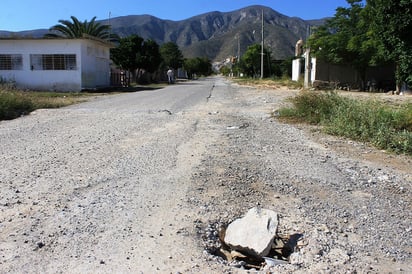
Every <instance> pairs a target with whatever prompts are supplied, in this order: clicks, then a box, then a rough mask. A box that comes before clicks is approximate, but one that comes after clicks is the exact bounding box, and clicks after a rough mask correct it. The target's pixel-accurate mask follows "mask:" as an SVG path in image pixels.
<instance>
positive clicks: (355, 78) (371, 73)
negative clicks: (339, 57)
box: [311, 58, 396, 91]
mask: <svg viewBox="0 0 412 274" xmlns="http://www.w3.org/2000/svg"><path fill="white" fill-rule="evenodd" d="M395 69H396V68H395V66H394V65H393V64H389V65H386V66H377V67H369V68H367V69H366V75H365V77H366V79H365V81H366V82H365V83H364V86H363V87H362V86H361V84H362V83H361V82H362V80H361V77H360V75H359V73H358V72H357V71H356V70H355V69H353V68H352V67H350V66H344V65H334V64H329V63H325V62H321V61H319V60H317V59H316V58H312V77H311V80H312V83H313V82H314V81H324V82H330V83H340V84H341V85H347V86H349V87H354V88H362V89H365V90H369V91H389V90H394V89H395V88H396V86H395Z"/></svg>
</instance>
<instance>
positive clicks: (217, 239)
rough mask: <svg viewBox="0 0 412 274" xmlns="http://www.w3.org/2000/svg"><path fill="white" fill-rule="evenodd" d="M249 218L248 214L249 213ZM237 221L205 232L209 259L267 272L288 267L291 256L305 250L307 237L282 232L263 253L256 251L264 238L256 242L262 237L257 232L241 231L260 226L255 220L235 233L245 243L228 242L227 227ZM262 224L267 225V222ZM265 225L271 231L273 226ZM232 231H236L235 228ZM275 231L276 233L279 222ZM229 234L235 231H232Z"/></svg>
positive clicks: (208, 228)
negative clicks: (268, 269) (270, 228)
mask: <svg viewBox="0 0 412 274" xmlns="http://www.w3.org/2000/svg"><path fill="white" fill-rule="evenodd" d="M250 211H252V210H250ZM259 213H260V212H259ZM246 215H249V212H248V214H246ZM244 218H245V217H244ZM238 220H240V219H238ZM238 220H235V221H234V222H232V223H230V224H222V223H213V224H209V225H208V227H207V228H206V229H205V233H203V235H202V236H203V242H204V243H205V246H206V250H207V252H208V253H209V254H210V256H212V257H214V258H215V259H214V260H216V261H218V262H221V263H224V264H227V265H229V266H232V267H236V268H242V269H245V270H252V269H254V270H264V269H265V270H266V269H267V268H268V267H269V268H270V267H273V266H276V265H282V264H289V259H290V256H291V254H292V253H294V252H297V251H299V248H300V247H302V245H303V243H304V241H303V236H304V235H303V234H301V233H293V234H287V233H279V232H277V231H276V232H275V234H274V235H273V237H270V239H269V240H268V241H267V243H265V244H264V245H265V247H264V248H263V249H264V251H262V252H260V251H256V250H259V247H257V248H256V247H255V246H254V244H256V242H258V241H260V240H261V239H259V240H257V241H255V239H256V237H257V238H259V237H260V235H256V233H250V230H249V231H247V232H246V233H245V232H244V231H242V230H243V228H244V227H247V226H252V227H253V226H255V228H254V229H256V226H259V224H258V223H259V222H260V221H255V222H254V223H253V224H250V225H245V224H244V223H242V225H241V228H240V229H239V231H235V232H234V233H235V234H237V235H236V237H238V238H240V240H239V241H240V242H242V244H239V245H234V244H233V242H232V241H231V240H229V238H230V237H226V232H227V230H228V227H229V226H231V225H232V224H233V223H235V222H237V221H238ZM265 222H266V220H265ZM260 223H261V224H263V225H265V223H264V222H263V223H262V222H260ZM266 226H267V229H268V230H269V227H270V226H271V224H270V222H269V221H268V222H267V224H266ZM231 229H233V226H232V228H231ZM246 229H247V228H246ZM252 229H253V228H252ZM272 229H273V227H272ZM275 230H277V220H276V228H275ZM257 231H259V228H258V229H257ZM230 233H233V232H232V231H231V232H230ZM264 233H266V232H265V231H263V232H262V234H264ZM252 234H253V235H252ZM242 237H250V239H246V240H245V241H243V239H242ZM263 238H264V237H263ZM248 242H250V243H251V246H247V243H248ZM243 243H245V244H243Z"/></svg>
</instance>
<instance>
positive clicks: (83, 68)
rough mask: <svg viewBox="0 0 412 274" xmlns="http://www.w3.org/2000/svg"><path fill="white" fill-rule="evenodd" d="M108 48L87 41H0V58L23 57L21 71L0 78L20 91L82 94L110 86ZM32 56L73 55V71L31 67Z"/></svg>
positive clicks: (10, 72) (7, 72)
mask: <svg viewBox="0 0 412 274" xmlns="http://www.w3.org/2000/svg"><path fill="white" fill-rule="evenodd" d="M109 50H110V49H109V46H108V45H107V44H104V43H102V42H98V41H94V40H90V39H0V54H22V59H23V66H22V69H21V70H0V77H1V78H2V79H3V80H6V81H13V82H15V84H16V86H17V87H18V88H21V89H33V90H56V91H81V90H82V89H95V88H98V87H103V86H109V85H110V66H109V64H110V52H109ZM32 54H74V55H76V68H74V69H71V70H42V69H35V68H33V67H31V61H30V56H31V55H32Z"/></svg>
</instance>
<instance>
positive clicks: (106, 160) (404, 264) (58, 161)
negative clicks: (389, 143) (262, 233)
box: [0, 77, 412, 273]
mask: <svg viewBox="0 0 412 274" xmlns="http://www.w3.org/2000/svg"><path fill="white" fill-rule="evenodd" d="M293 94H296V92H294V91H286V90H262V89H253V88H248V87H239V86H237V85H234V84H231V83H230V82H228V81H226V80H224V79H223V78H219V77H215V78H209V79H204V80H199V81H195V82H188V83H181V84H178V85H172V86H168V87H167V88H164V89H159V90H151V91H141V92H136V93H129V94H120V95H113V96H107V97H102V98H99V99H96V100H94V101H92V102H88V103H83V104H78V105H75V106H71V107H68V108H63V109H56V110H38V111H36V112H35V113H33V114H31V115H29V116H26V117H22V118H19V119H16V120H13V121H2V122H0V167H1V169H0V272H1V273H30V272H34V273H56V272H57V273H59V272H63V273H96V272H97V273H141V272H143V273H177V272H180V273H222V272H225V271H226V272H234V269H233V268H231V267H229V266H227V264H222V263H219V262H220V259H219V258H218V257H216V256H212V253H213V252H214V251H216V248H219V244H218V238H217V235H216V234H217V228H218V227H219V226H222V225H225V224H227V223H228V222H230V221H231V220H233V219H234V218H235V217H238V216H240V215H242V214H243V213H244V212H246V211H247V210H248V209H249V208H250V207H253V206H256V205H260V206H263V207H266V208H269V209H273V210H276V211H277V212H278V213H279V216H281V217H280V226H279V233H281V234H282V235H295V234H299V235H300V234H301V235H303V236H304V239H303V240H304V241H303V242H302V246H301V247H300V248H297V250H296V252H295V253H293V256H291V258H290V260H291V263H290V264H287V265H282V266H279V267H277V269H275V270H276V271H278V272H281V273H355V272H357V273H369V272H372V273H374V272H376V273H389V272H392V273H397V272H401V270H406V269H408V267H409V266H410V263H411V258H412V256H411V251H410V246H411V243H410V237H408V233H410V231H411V227H410V224H411V216H410V205H411V195H410V192H411V182H412V177H411V174H410V169H408V168H407V167H408V166H407V165H409V166H410V165H411V160H410V158H405V157H399V159H401V163H402V165H401V166H402V167H404V168H403V169H399V166H391V165H390V164H389V163H390V162H391V161H393V160H394V159H397V158H398V157H393V156H392V155H388V154H385V153H383V152H381V151H377V150H374V149H372V148H369V147H367V146H366V145H364V144H358V143H356V142H351V141H350V142H349V141H348V140H345V139H342V138H335V137H330V136H324V135H322V134H320V133H319V132H317V131H316V130H315V131H313V129H308V128H307V127H304V126H298V125H287V124H283V123H280V122H278V121H277V120H276V119H273V118H272V117H271V111H272V110H273V109H274V108H279V107H280V106H282V105H284V104H285V102H284V99H285V98H286V97H288V96H292V95H293ZM376 159H378V160H379V161H376ZM385 159H386V160H387V161H386V160H385ZM405 163H406V168H405ZM405 170H406V171H405ZM205 249H206V250H208V251H209V253H208V252H205ZM276 271H275V272H276Z"/></svg>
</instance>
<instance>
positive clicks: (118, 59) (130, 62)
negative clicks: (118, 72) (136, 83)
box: [110, 35, 144, 78]
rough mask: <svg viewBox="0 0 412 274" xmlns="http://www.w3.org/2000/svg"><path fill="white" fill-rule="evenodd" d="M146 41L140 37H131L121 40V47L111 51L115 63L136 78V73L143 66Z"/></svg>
mask: <svg viewBox="0 0 412 274" xmlns="http://www.w3.org/2000/svg"><path fill="white" fill-rule="evenodd" d="M143 42H144V39H143V38H142V37H140V36H138V35H131V36H128V37H125V38H122V39H120V40H119V45H118V46H117V47H116V48H113V49H111V50H110V58H111V59H112V60H113V62H114V63H115V64H116V65H118V66H120V67H121V68H122V69H125V70H127V71H129V72H131V73H132V75H133V76H134V78H136V71H137V69H138V68H139V67H140V66H141V59H140V57H141V56H142V48H143Z"/></svg>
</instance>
